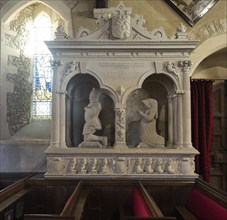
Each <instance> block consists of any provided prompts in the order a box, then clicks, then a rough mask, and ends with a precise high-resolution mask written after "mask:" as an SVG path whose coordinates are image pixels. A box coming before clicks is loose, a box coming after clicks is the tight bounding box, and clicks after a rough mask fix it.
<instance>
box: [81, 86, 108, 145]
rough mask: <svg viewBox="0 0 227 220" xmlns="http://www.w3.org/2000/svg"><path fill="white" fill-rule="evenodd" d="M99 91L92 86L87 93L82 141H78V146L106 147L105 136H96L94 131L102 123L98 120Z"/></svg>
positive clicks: (99, 107)
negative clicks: (87, 100) (88, 93)
mask: <svg viewBox="0 0 227 220" xmlns="http://www.w3.org/2000/svg"><path fill="white" fill-rule="evenodd" d="M99 97H100V92H99V90H98V89H95V88H93V89H92V91H91V92H90V95H89V101H90V103H89V104H88V105H87V106H86V107H85V108H84V110H85V114H84V118H85V124H84V128H83V135H84V141H83V142H82V143H80V145H79V147H100V148H101V147H106V146H107V137H105V136H98V135H95V134H94V133H95V132H96V131H97V130H101V128H102V125H101V122H100V120H99V117H98V116H99V113H100V111H101V104H100V102H99Z"/></svg>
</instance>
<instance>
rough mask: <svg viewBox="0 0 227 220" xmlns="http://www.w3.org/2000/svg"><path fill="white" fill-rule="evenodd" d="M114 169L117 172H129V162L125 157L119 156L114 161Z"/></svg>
mask: <svg viewBox="0 0 227 220" xmlns="http://www.w3.org/2000/svg"><path fill="white" fill-rule="evenodd" d="M113 166H114V171H115V173H117V174H124V173H127V169H128V167H127V162H126V158H125V157H119V158H117V159H114V161H113Z"/></svg>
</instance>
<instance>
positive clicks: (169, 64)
mask: <svg viewBox="0 0 227 220" xmlns="http://www.w3.org/2000/svg"><path fill="white" fill-rule="evenodd" d="M165 67H166V70H167V72H169V73H171V74H174V75H176V76H178V75H177V69H176V65H175V63H172V62H171V61H168V62H167V63H166V64H165Z"/></svg>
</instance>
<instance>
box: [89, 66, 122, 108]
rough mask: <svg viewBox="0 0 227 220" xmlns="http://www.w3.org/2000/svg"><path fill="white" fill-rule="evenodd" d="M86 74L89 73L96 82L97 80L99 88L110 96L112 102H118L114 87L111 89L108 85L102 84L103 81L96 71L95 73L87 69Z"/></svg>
mask: <svg viewBox="0 0 227 220" xmlns="http://www.w3.org/2000/svg"><path fill="white" fill-rule="evenodd" d="M87 73H88V74H90V75H91V76H93V77H94V78H95V79H96V80H97V81H98V82H99V85H100V88H101V89H103V90H104V93H105V94H106V95H108V96H110V97H111V98H112V99H113V101H114V103H115V104H116V103H118V102H119V98H118V96H117V93H116V92H115V91H114V89H112V88H111V87H109V86H106V85H104V83H103V81H102V80H101V78H100V77H99V76H98V74H97V73H95V72H94V71H89V70H88V71H87Z"/></svg>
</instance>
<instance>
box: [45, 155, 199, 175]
mask: <svg viewBox="0 0 227 220" xmlns="http://www.w3.org/2000/svg"><path fill="white" fill-rule="evenodd" d="M193 160H194V158H190V157H169V158H166V157H161V156H160V157H152V156H151V157H137V158H135V157H127V158H126V157H98V158H97V157H73V158H71V159H70V158H60V157H54V158H51V159H49V160H48V166H47V173H48V174H49V175H58V176H62V175H63V176H80V175H83V176H85V175H86V176H87V175H89V174H90V175H97V176H99V175H100V176H103V175H104V176H109V175H119V176H125V175H136V176H138V177H140V176H141V177H142V176H144V177H146V176H150V177H151V176H152V175H155V176H156V177H157V176H159V175H160V176H162V177H163V176H171V175H176V174H177V175H194V169H195V167H194V162H193Z"/></svg>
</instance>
